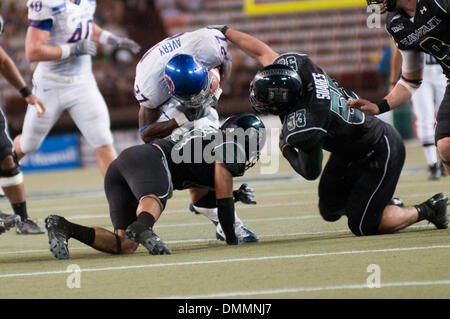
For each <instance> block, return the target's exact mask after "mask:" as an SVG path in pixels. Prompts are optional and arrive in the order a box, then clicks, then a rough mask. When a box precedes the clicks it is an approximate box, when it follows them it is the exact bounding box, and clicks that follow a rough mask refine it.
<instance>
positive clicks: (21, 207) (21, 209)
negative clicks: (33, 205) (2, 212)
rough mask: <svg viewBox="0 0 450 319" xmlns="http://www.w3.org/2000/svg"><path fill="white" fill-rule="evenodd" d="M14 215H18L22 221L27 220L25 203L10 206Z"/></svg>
mask: <svg viewBox="0 0 450 319" xmlns="http://www.w3.org/2000/svg"><path fill="white" fill-rule="evenodd" d="M11 207H12V209H13V210H14V214H16V215H19V216H20V218H21V219H22V220H27V219H28V214H27V202H22V203H15V204H11Z"/></svg>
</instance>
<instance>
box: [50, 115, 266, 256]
mask: <svg viewBox="0 0 450 319" xmlns="http://www.w3.org/2000/svg"><path fill="white" fill-rule="evenodd" d="M239 128H242V129H243V130H244V131H245V132H243V131H242V132H243V133H245V134H243V135H240V136H238V135H237V134H233V133H234V132H236V131H237V129H239ZM230 132H231V134H229V133H230ZM240 137H241V138H240ZM264 142H265V129H264V124H263V123H262V121H261V120H260V119H259V118H258V117H257V116H255V115H252V114H248V113H247V114H246V113H244V114H240V115H235V116H232V117H230V118H229V119H228V120H227V121H225V123H224V124H223V125H222V126H221V129H220V130H219V131H218V130H214V129H211V130H208V131H204V130H203V131H202V130H192V131H189V132H187V133H185V134H183V135H182V136H180V137H179V139H177V140H176V141H173V140H171V139H156V140H153V141H152V142H151V143H149V144H143V145H137V146H133V147H130V148H128V149H126V150H124V151H123V152H122V153H121V154H120V155H119V156H118V157H117V159H116V160H114V161H113V162H112V163H111V165H110V166H109V168H108V171H107V173H106V176H105V193H106V197H107V199H108V203H109V211H110V216H111V220H112V224H113V226H114V230H115V231H114V233H112V232H110V231H108V230H106V229H103V228H98V227H95V228H90V227H85V226H81V225H77V224H73V223H71V222H69V221H67V220H66V219H65V218H63V217H61V216H57V215H50V216H48V217H47V218H46V220H45V223H46V228H47V230H48V237H49V244H50V250H51V252H52V253H53V254H54V256H55V257H56V258H58V259H67V258H69V250H68V245H67V241H68V240H69V238H75V239H77V240H79V241H81V242H83V243H85V244H86V245H89V246H91V247H93V248H95V249H97V250H100V251H103V252H108V253H112V254H120V253H122V254H131V253H133V252H134V251H135V250H136V249H137V247H138V244H139V243H140V244H142V245H143V246H145V248H147V250H148V251H149V253H151V254H154V255H157V254H170V253H171V250H170V249H169V247H167V245H166V244H165V243H164V242H163V241H161V239H160V238H159V237H158V236H157V235H156V234H155V233H154V232H153V225H154V223H155V222H156V221H157V220H158V218H159V217H160V215H161V213H162V212H163V210H164V208H165V206H166V202H167V200H168V199H169V198H170V197H171V195H172V190H173V189H177V190H182V189H187V188H190V187H199V188H206V189H208V190H210V192H211V193H213V194H214V197H215V201H216V202H217V207H218V217H219V221H220V223H221V225H222V228H223V231H224V235H225V240H226V242H227V244H229V245H237V244H240V243H242V242H244V239H245V238H243V237H242V236H240V235H239V234H236V233H235V231H234V229H235V226H234V223H235V215H234V203H235V201H237V200H241V198H242V195H243V194H242V192H241V191H242V189H239V190H237V191H233V177H236V176H242V175H244V172H245V170H246V169H248V168H250V167H252V166H253V165H254V164H255V163H256V162H257V160H258V158H259V153H260V150H261V149H262V147H263V145H264ZM196 147H198V148H196Z"/></svg>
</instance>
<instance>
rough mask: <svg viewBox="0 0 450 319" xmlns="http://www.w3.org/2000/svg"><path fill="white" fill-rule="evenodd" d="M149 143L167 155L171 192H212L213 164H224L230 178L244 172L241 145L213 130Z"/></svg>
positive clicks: (190, 132)
mask: <svg viewBox="0 0 450 319" xmlns="http://www.w3.org/2000/svg"><path fill="white" fill-rule="evenodd" d="M219 135H220V137H219ZM152 143H154V144H158V145H159V146H160V147H161V148H162V150H163V151H164V153H165V154H166V158H167V159H168V165H169V170H170V173H171V175H172V183H173V188H174V189H178V190H181V189H187V188H191V187H206V188H210V189H214V162H215V161H219V162H223V163H225V165H226V166H227V168H228V170H229V171H230V173H231V175H232V176H233V177H236V176H242V175H244V172H245V165H246V163H245V150H244V149H243V148H242V147H241V145H240V143H238V141H237V139H236V140H235V139H234V137H233V136H231V138H230V136H228V135H226V134H224V133H223V132H221V131H218V130H216V129H213V128H211V129H203V130H200V129H193V130H191V131H188V132H185V133H183V134H179V135H176V134H172V135H171V136H170V137H169V138H166V139H157V140H154V141H153V142H152Z"/></svg>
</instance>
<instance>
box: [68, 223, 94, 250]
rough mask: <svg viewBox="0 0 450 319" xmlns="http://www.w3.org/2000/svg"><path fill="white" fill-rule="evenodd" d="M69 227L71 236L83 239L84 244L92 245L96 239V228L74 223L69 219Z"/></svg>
mask: <svg viewBox="0 0 450 319" xmlns="http://www.w3.org/2000/svg"><path fill="white" fill-rule="evenodd" d="M67 227H68V229H69V231H70V237H73V238H75V239H76V240H79V241H81V242H82V243H83V244H86V245H88V246H92V244H93V243H94V240H95V230H94V228H91V227H86V226H82V225H78V224H73V223H71V222H69V221H67Z"/></svg>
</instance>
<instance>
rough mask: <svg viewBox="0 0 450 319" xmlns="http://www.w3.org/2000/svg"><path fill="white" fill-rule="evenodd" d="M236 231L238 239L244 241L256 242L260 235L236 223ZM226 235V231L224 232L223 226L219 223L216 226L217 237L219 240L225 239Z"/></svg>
mask: <svg viewBox="0 0 450 319" xmlns="http://www.w3.org/2000/svg"><path fill="white" fill-rule="evenodd" d="M234 232H235V234H236V237H237V239H238V241H239V242H242V243H256V242H257V241H258V240H259V238H258V236H257V235H256V234H255V233H254V232H252V231H251V230H249V229H247V228H245V227H244V225H242V224H237V225H236V224H235V226H234ZM225 237H226V236H225V233H224V232H223V229H222V226H221V225H220V223H219V224H218V225H217V226H216V238H217V240H220V241H225Z"/></svg>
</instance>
